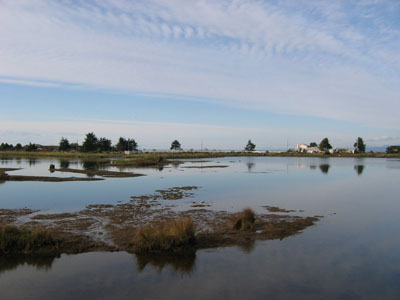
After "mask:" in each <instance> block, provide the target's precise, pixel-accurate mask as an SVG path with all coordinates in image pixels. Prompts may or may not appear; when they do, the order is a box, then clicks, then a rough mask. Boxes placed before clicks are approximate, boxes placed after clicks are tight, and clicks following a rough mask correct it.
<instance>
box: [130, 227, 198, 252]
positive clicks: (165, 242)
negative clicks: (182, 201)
mask: <svg viewBox="0 0 400 300" xmlns="http://www.w3.org/2000/svg"><path fill="white" fill-rule="evenodd" d="M195 241H196V239H195V226H194V224H193V222H192V221H191V220H189V219H184V220H175V221H172V222H170V223H160V224H157V225H147V226H145V227H143V228H139V229H137V231H136V236H135V239H134V245H135V251H136V252H138V253H143V252H164V251H165V252H176V251H182V250H185V249H186V248H190V247H191V246H193V245H194V243H195Z"/></svg>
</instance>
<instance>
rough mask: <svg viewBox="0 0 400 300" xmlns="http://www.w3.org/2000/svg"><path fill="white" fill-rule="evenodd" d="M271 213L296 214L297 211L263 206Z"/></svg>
mask: <svg viewBox="0 0 400 300" xmlns="http://www.w3.org/2000/svg"><path fill="white" fill-rule="evenodd" d="M262 207H264V208H265V209H266V210H268V211H269V212H283V213H290V212H296V211H295V210H289V209H284V208H279V207H277V206H262Z"/></svg>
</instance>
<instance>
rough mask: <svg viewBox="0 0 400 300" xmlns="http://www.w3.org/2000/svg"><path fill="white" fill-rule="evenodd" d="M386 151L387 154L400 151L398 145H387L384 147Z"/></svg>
mask: <svg viewBox="0 0 400 300" xmlns="http://www.w3.org/2000/svg"><path fill="white" fill-rule="evenodd" d="M386 153H388V154H394V153H400V146H389V147H387V148H386Z"/></svg>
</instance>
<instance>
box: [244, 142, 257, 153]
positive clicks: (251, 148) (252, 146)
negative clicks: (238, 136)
mask: <svg viewBox="0 0 400 300" xmlns="http://www.w3.org/2000/svg"><path fill="white" fill-rule="evenodd" d="M255 149H256V145H255V144H253V143H252V142H251V140H249V141H248V142H247V145H246V147H245V148H244V150H246V151H254V150H255Z"/></svg>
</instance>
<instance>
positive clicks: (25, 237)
mask: <svg viewBox="0 0 400 300" xmlns="http://www.w3.org/2000/svg"><path fill="white" fill-rule="evenodd" d="M59 246H60V241H59V240H58V239H56V238H54V237H53V236H52V235H51V234H50V233H49V232H48V231H47V230H43V229H35V230H28V229H25V228H17V227H15V226H11V225H3V226H1V227H0V254H1V255H7V254H13V255H16V254H39V255H55V254H58V253H59V251H60V247H59Z"/></svg>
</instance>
